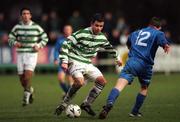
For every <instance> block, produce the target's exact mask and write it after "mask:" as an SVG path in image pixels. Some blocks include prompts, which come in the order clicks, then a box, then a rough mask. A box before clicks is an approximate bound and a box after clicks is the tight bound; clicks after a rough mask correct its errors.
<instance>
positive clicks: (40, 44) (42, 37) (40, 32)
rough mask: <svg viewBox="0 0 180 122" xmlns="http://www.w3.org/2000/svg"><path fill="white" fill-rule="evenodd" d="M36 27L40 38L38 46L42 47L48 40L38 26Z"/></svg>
mask: <svg viewBox="0 0 180 122" xmlns="http://www.w3.org/2000/svg"><path fill="white" fill-rule="evenodd" d="M38 29H39V38H40V42H39V43H38V46H39V47H40V48H43V47H44V46H45V45H46V44H47V42H48V36H47V34H46V33H45V32H44V30H43V29H42V28H41V27H40V26H38Z"/></svg>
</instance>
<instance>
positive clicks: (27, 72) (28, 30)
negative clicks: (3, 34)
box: [9, 8, 48, 106]
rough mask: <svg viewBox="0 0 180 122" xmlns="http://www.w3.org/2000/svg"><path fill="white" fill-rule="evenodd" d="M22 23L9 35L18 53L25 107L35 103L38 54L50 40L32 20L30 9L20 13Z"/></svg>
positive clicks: (18, 68) (18, 66)
mask: <svg viewBox="0 0 180 122" xmlns="http://www.w3.org/2000/svg"><path fill="white" fill-rule="evenodd" d="M20 15H21V21H20V22H19V23H18V24H16V25H15V26H14V28H13V29H12V30H11V32H10V34H9V45H10V46H15V47H16V51H17V70H18V75H19V79H20V82H21V85H22V87H23V88H24V96H23V104H22V105H23V106H26V105H28V104H29V103H32V102H33V99H34V98H33V91H34V90H33V87H32V86H31V77H32V75H33V72H34V69H35V67H36V63H37V56H38V54H37V52H38V51H39V50H40V49H41V48H43V47H44V46H45V45H46V44H47V42H48V38H47V35H46V33H45V32H44V30H43V29H42V28H41V27H40V26H39V25H38V24H36V23H35V22H33V21H32V20H31V18H32V15H31V11H30V9H29V8H22V9H21V11H20Z"/></svg>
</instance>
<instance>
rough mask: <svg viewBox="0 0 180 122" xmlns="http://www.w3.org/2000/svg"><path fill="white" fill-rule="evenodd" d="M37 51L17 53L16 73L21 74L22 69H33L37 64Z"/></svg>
mask: <svg viewBox="0 0 180 122" xmlns="http://www.w3.org/2000/svg"><path fill="white" fill-rule="evenodd" d="M37 56H38V54H37V53H17V70H18V74H23V73H24V70H30V71H34V69H35V67H36V64H37Z"/></svg>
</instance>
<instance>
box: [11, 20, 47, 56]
mask: <svg viewBox="0 0 180 122" xmlns="http://www.w3.org/2000/svg"><path fill="white" fill-rule="evenodd" d="M8 41H9V45H10V46H13V45H14V44H15V43H16V42H20V43H21V44H22V47H20V48H17V52H19V53H21V52H29V53H35V52H36V51H34V50H33V46H34V45H36V44H37V45H38V46H39V47H40V48H42V47H44V46H45V45H46V44H47V42H48V37H47V34H46V33H45V32H44V30H43V29H42V28H41V27H40V26H39V25H38V24H36V23H34V22H33V21H31V22H30V23H29V24H28V25H25V24H23V22H20V23H18V24H17V25H15V26H14V28H13V29H12V30H11V32H10V33H9V40H8Z"/></svg>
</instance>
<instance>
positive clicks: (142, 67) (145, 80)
mask: <svg viewBox="0 0 180 122" xmlns="http://www.w3.org/2000/svg"><path fill="white" fill-rule="evenodd" d="M134 77H138V79H139V82H140V84H141V85H142V86H144V85H145V86H148V85H149V84H150V80H151V77H152V65H149V64H147V63H145V62H144V61H143V60H141V59H137V58H129V59H128V61H127V62H126V65H125V66H124V68H123V69H122V71H121V73H120V75H119V78H124V79H126V80H127V81H128V82H129V84H131V83H132V82H133V79H134Z"/></svg>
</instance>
